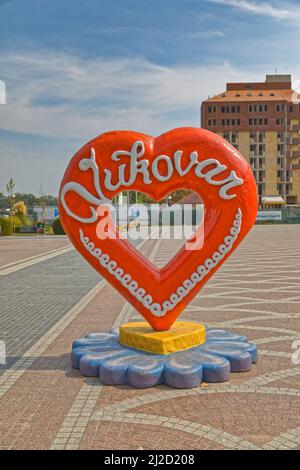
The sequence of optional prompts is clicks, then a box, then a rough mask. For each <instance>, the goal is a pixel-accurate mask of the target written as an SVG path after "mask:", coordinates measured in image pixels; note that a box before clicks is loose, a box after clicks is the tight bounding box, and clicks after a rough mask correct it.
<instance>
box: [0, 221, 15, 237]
mask: <svg viewBox="0 0 300 470" xmlns="http://www.w3.org/2000/svg"><path fill="white" fill-rule="evenodd" d="M0 225H1V229H2V235H4V236H8V235H12V234H13V226H12V222H11V220H10V219H9V218H6V217H0Z"/></svg>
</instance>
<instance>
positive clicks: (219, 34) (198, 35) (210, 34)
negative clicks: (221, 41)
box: [189, 31, 225, 38]
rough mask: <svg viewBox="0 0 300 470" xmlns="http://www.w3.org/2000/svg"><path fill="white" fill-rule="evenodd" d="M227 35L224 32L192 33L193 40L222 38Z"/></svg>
mask: <svg viewBox="0 0 300 470" xmlns="http://www.w3.org/2000/svg"><path fill="white" fill-rule="evenodd" d="M224 36H225V34H224V33H223V32H222V31H198V32H196V33H191V34H190V36H189V37H191V38H222V37H224Z"/></svg>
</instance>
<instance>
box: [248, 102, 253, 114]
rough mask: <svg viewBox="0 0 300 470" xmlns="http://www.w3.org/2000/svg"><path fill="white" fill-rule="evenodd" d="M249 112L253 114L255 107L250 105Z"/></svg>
mask: <svg viewBox="0 0 300 470" xmlns="http://www.w3.org/2000/svg"><path fill="white" fill-rule="evenodd" d="M248 111H249V113H252V111H253V106H252V104H249V106H248Z"/></svg>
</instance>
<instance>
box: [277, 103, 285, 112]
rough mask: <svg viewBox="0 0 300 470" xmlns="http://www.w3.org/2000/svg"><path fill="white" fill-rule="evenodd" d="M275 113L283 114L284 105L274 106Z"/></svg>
mask: <svg viewBox="0 0 300 470" xmlns="http://www.w3.org/2000/svg"><path fill="white" fill-rule="evenodd" d="M276 111H277V112H278V113H283V112H284V104H282V103H280V104H277V105H276Z"/></svg>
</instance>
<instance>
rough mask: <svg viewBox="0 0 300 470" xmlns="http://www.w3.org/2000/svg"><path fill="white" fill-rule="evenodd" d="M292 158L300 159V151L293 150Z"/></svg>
mask: <svg viewBox="0 0 300 470" xmlns="http://www.w3.org/2000/svg"><path fill="white" fill-rule="evenodd" d="M291 158H300V151H299V150H292V152H291Z"/></svg>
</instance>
